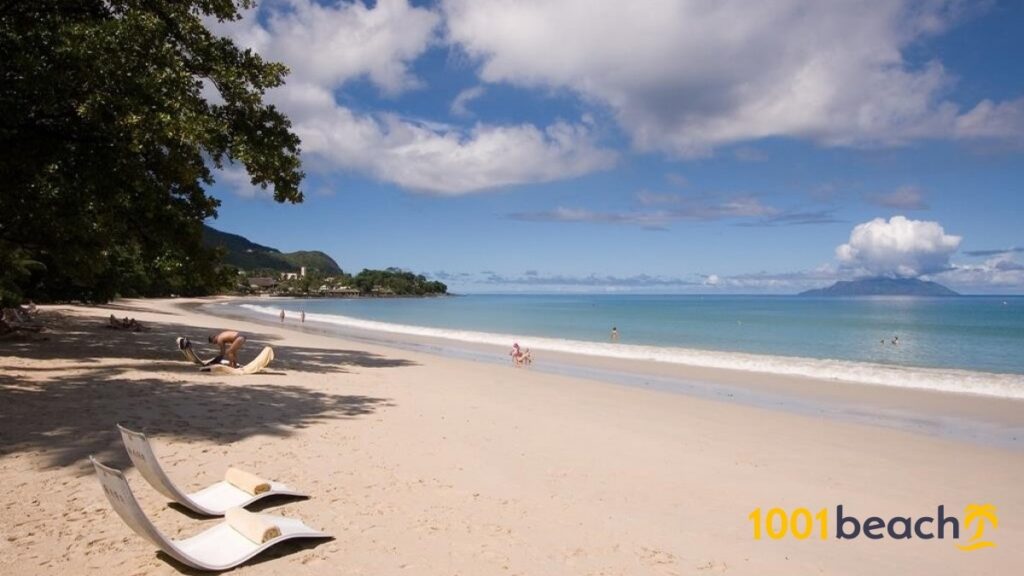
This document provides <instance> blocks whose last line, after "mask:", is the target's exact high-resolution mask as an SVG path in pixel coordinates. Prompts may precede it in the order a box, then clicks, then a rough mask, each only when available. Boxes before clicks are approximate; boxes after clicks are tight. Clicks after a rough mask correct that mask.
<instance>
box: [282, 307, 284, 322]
mask: <svg viewBox="0 0 1024 576" xmlns="http://www.w3.org/2000/svg"><path fill="white" fill-rule="evenodd" d="M281 324H284V310H281Z"/></svg>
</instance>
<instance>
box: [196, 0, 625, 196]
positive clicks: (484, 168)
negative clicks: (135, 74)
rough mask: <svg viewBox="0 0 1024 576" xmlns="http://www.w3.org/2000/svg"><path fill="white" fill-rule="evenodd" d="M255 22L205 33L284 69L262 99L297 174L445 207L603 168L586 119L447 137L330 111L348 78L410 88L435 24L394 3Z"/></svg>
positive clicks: (278, 9) (426, 128)
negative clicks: (372, 184) (404, 191)
mask: <svg viewBox="0 0 1024 576" xmlns="http://www.w3.org/2000/svg"><path fill="white" fill-rule="evenodd" d="M262 10H263V12H262V13H261V16H262V18H257V17H256V16H257V14H256V13H255V11H251V12H250V13H249V14H247V16H246V17H245V18H244V19H243V20H241V21H239V22H229V23H214V24H211V25H212V26H213V28H214V29H215V30H216V31H217V32H219V33H221V34H223V35H227V36H230V37H231V38H233V39H235V40H236V41H237V42H239V43H240V44H241V45H243V46H246V47H249V48H252V49H254V50H255V51H257V52H258V53H259V54H260V55H261V56H263V57H264V58H266V59H268V60H275V61H280V62H283V63H284V64H286V65H287V66H289V68H291V71H292V73H291V75H290V76H289V77H288V79H287V83H286V84H285V85H284V86H282V87H280V88H277V89H275V90H272V91H270V92H269V93H268V95H267V98H268V100H269V101H271V102H272V103H274V104H277V105H278V106H280V108H281V109H282V110H283V111H284V112H285V113H286V114H288V116H289V118H290V119H291V120H292V123H293V128H294V130H295V133H296V134H297V135H298V136H299V138H300V139H301V140H302V154H303V158H304V159H306V160H307V165H309V166H313V167H316V168H318V169H321V170H325V171H331V170H339V169H340V170H352V171H358V172H362V173H367V174H370V175H372V176H374V177H376V178H378V179H380V180H384V181H387V182H393V183H395V184H398V185H399V186H403V187H405V188H408V189H411V190H416V191H423V192H429V193H436V194H449V195H450V194H465V193H470V192H475V191H479V190H486V189H490V188H495V187H501V186H508V185H514V184H522V183H528V182H547V181H553V180H559V179H564V178H572V177H576V176H579V175H582V174H586V173H588V172H593V171H596V170H602V169H605V168H608V167H610V166H611V165H612V164H613V163H614V162H615V154H614V153H612V152H610V151H608V150H605V149H602V148H600V147H599V146H598V145H597V144H596V142H595V139H594V137H593V135H592V131H591V129H590V128H589V123H588V122H586V121H585V120H586V119H584V121H581V122H580V123H577V124H572V123H568V122H564V121H560V122H555V123H553V124H551V125H549V126H546V127H537V126H534V125H532V124H514V125H491V124H484V123H480V124H477V125H476V126H473V127H472V128H469V129H459V128H456V127H453V126H448V125H444V124H438V123H432V122H428V121H422V120H417V119H410V118H405V117H401V116H399V115H397V114H392V113H386V112H369V113H359V112H355V111H353V110H351V109H350V108H347V107H345V106H342V105H339V104H338V102H337V100H336V98H335V95H334V93H335V91H336V90H338V89H340V88H342V87H343V86H344V85H345V84H346V83H348V82H351V81H353V80H355V79H359V78H366V79H368V80H369V81H370V82H371V83H372V84H374V85H375V86H377V87H378V88H379V89H380V90H381V91H382V92H383V93H384V94H386V95H396V94H399V93H401V92H403V91H407V90H412V89H416V88H418V87H420V86H421V84H422V83H421V81H420V80H419V79H418V78H416V77H415V75H414V74H413V73H412V71H411V64H412V62H414V61H415V60H416V59H417V58H418V57H419V56H421V55H422V54H423V53H424V52H425V51H426V50H427V49H428V47H429V46H430V45H431V43H433V42H435V41H436V40H437V38H436V32H437V28H438V25H439V24H440V19H441V16H440V15H439V14H438V13H436V12H434V11H432V10H429V9H426V8H418V7H413V6H411V5H409V4H408V2H407V1H406V0H379V1H378V2H377V3H376V5H375V6H374V7H373V8H370V7H368V6H366V5H364V4H363V3H361V2H343V3H338V4H331V5H320V4H318V3H316V2H313V1H311V0H290V1H289V2H286V3H270V4H269V5H267V6H266V7H264V8H263V9H262ZM481 90H482V88H481Z"/></svg>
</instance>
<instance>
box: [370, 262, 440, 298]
mask: <svg viewBox="0 0 1024 576" xmlns="http://www.w3.org/2000/svg"><path fill="white" fill-rule="evenodd" d="M352 286H354V287H355V288H358V289H359V291H360V292H361V293H363V294H372V293H374V292H375V291H377V292H379V291H381V290H384V291H389V292H390V293H392V294H396V295H401V296H425V295H429V294H445V293H447V292H448V286H446V285H445V284H444V283H442V282H438V281H436V280H427V279H426V277H425V276H423V275H422V274H413V273H412V272H408V271H406V270H402V269H400V268H387V269H385V270H368V269H364V270H363V271H362V272H360V273H359V274H356V276H355V277H354V278H352Z"/></svg>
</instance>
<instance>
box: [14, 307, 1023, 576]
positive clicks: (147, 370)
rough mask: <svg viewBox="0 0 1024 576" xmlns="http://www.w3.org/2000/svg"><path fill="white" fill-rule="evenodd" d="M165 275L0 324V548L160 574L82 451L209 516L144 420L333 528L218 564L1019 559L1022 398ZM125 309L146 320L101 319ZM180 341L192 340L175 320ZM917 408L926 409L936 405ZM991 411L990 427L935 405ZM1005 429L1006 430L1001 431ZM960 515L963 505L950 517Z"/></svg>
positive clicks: (339, 569)
mask: <svg viewBox="0 0 1024 576" xmlns="http://www.w3.org/2000/svg"><path fill="white" fill-rule="evenodd" d="M183 304H187V302H186V301H183V300H152V301H143V300H131V301H119V302H118V303H115V304H111V305H108V306H97V307H80V306H59V305H58V306H45V307H41V310H42V312H41V320H42V322H44V323H45V324H46V325H47V330H46V331H45V332H44V335H45V336H46V337H47V340H45V341H42V340H36V339H20V340H5V341H2V342H0V486H2V487H3V490H2V492H0V510H2V512H0V516H2V519H0V533H2V538H0V573H4V574H94V573H101V572H103V573H107V574H175V573H178V572H190V570H188V569H187V568H185V567H184V566H182V565H179V564H177V563H176V562H174V561H173V560H171V559H169V558H167V557H165V556H164V555H162V554H158V553H157V552H156V550H155V549H154V548H153V546H152V545H150V544H149V543H148V542H146V541H144V540H143V539H142V538H140V537H139V536H137V535H136V534H134V533H133V532H132V531H131V530H130V529H129V528H128V527H127V526H126V525H125V524H124V523H123V522H121V520H120V519H119V518H118V517H117V515H116V514H115V513H114V512H113V511H112V510H111V508H110V506H109V505H108V503H107V501H106V498H105V497H104V494H103V492H102V491H101V489H100V487H99V485H98V484H97V481H96V478H95V477H94V474H93V472H92V469H91V467H90V466H89V464H88V460H87V458H88V456H89V455H90V454H91V455H95V456H96V457H97V458H98V459H99V460H101V461H103V462H105V463H107V464H109V465H112V466H114V467H116V468H120V469H126V470H127V475H128V480H129V482H130V484H131V486H132V488H133V490H134V492H135V495H136V497H137V498H138V499H139V501H140V502H141V504H142V506H143V509H144V510H145V511H146V513H147V514H148V515H150V517H151V518H152V520H153V522H154V523H155V524H156V525H157V526H158V527H159V528H160V529H161V530H162V531H164V533H166V534H167V535H168V536H170V537H172V538H182V537H186V536H189V535H192V534H195V533H197V532H199V531H201V530H203V529H205V528H207V527H209V526H212V525H214V524H215V523H217V522H218V520H216V519H205V518H200V517H196V516H193V515H189V514H185V513H182V512H181V511H180V510H179V509H175V508H172V507H169V506H168V505H167V502H166V499H165V498H164V497H162V496H161V495H160V494H158V493H157V492H155V491H154V490H153V489H152V488H151V487H150V486H148V485H147V484H146V483H145V481H144V480H143V479H142V478H141V477H140V476H139V474H138V472H137V471H135V470H134V469H132V468H131V467H130V462H129V461H128V458H127V456H126V454H125V453H124V450H123V448H122V447H121V445H120V439H119V438H118V435H117V433H116V430H115V427H114V426H115V424H116V423H121V424H124V425H125V426H128V427H130V428H133V429H136V430H140V431H144V432H146V433H147V434H148V435H149V436H150V437H151V439H152V441H153V442H154V444H155V449H156V452H157V455H158V456H159V457H160V458H161V460H162V462H163V463H164V465H165V466H166V468H167V469H168V473H169V474H170V476H171V477H172V478H174V479H175V481H177V482H178V483H179V485H181V486H182V487H185V488H187V489H189V490H195V489H197V488H200V487H202V486H206V485H208V484H210V483H213V482H216V481H218V480H220V479H221V478H222V476H223V472H224V470H225V468H226V467H227V466H229V465H232V466H238V467H242V468H246V469H250V470H253V471H258V472H259V473H260V474H261V475H263V476H265V477H270V478H274V479H278V480H281V481H284V482H287V483H288V484H290V485H292V486H294V487H297V488H299V489H301V490H303V491H305V492H307V493H308V494H310V495H311V498H310V499H308V500H287V501H275V502H273V503H269V504H266V505H259V506H256V507H255V508H254V509H256V510H266V511H268V512H273V513H275V514H281V515H285V516H294V517H298V518H301V519H303V520H304V521H305V522H306V523H307V524H309V525H310V526H313V527H315V528H318V529H322V530H324V531H326V532H328V533H329V534H331V535H332V536H333V539H332V540H330V541H326V542H304V543H296V544H292V543H288V544H285V545H282V546H279V547H276V548H274V549H273V550H272V551H270V552H269V553H266V554H264V555H262V556H260V557H258V558H257V559H256V560H255V561H253V562H250V563H248V564H245V565H243V566H242V567H241V568H239V569H237V573H239V574H254V575H256V574H290V575H296V574H366V575H370V574H373V575H380V574H415V575H432V574H438V575H440V574H467V575H488V574H552V575H555V574H580V575H584V574H585V575H598V574H601V575H613V574H716V573H728V574H993V575H999V574H1014V573H1017V572H1019V570H1020V567H1021V566H1024V546H1022V545H1021V543H1022V542H1024V523H1022V520H1024V491H1022V490H1021V478H1024V446H1022V445H1024V442H1020V441H1018V440H1019V439H1018V438H1017V437H1016V436H1014V432H1013V431H1014V430H1018V429H1022V428H1024V403H1022V402H1020V401H1014V400H1000V399H995V398H983V397H972V396H959V395H954V394H946V393H938V392H925V391H914V390H885V389H882V388H878V387H870V386H864V387H852V388H851V387H850V386H845V387H842V388H839V387H836V386H834V385H830V384H829V383H826V382H817V383H816V382H814V381H810V380H808V379H803V380H799V379H788V378H780V377H777V376H775V377H769V376H763V377H762V376H759V375H757V374H751V373H749V372H748V373H735V374H729V373H728V372H727V371H717V372H714V373H710V372H708V371H700V370H687V369H685V368H673V369H672V370H671V371H669V370H668V369H667V368H664V367H657V368H653V369H652V370H655V371H662V372H665V373H666V374H664V375H666V376H673V375H674V376H679V377H681V376H686V377H687V378H692V379H699V380H701V381H704V382H709V383H711V384H714V383H716V382H719V383H723V384H729V383H732V384H733V385H736V386H745V387H748V388H750V387H753V388H757V387H759V386H763V387H764V389H765V390H773V391H776V392H777V391H779V390H783V391H784V392H785V394H786V395H787V397H792V396H801V397H806V398H811V399H812V400H813V399H818V400H820V399H822V398H824V399H826V400H827V402H828V405H829V406H835V405H852V406H855V407H856V408H853V409H850V412H851V413H854V412H856V411H857V410H863V408H862V407H863V406H869V407H871V406H874V407H876V408H878V410H880V411H886V410H888V411H890V412H892V411H899V412H900V413H901V414H903V415H904V418H905V420H907V421H915V418H917V417H916V416H914V411H918V412H919V413H920V417H919V418H918V420H919V421H920V422H923V423H924V424H922V425H921V426H920V427H919V428H920V429H914V427H913V426H890V425H884V423H883V424H873V423H871V422H870V421H866V420H865V419H859V420H858V419H856V418H844V417H842V416H841V415H835V414H833V413H832V412H833V411H829V410H822V411H820V413H813V411H809V410H803V411H794V410H789V409H786V408H785V407H779V408H773V407H771V406H766V405H752V404H750V403H743V402H737V401H731V400H730V399H729V398H728V397H724V396H723V397H721V398H713V397H710V396H708V395H688V394H681V393H674V392H667V391H663V390H658V389H644V388H641V387H637V386H628V385H621V384H616V383H614V382H609V381H603V380H595V379H587V378H580V377H575V376H566V375H558V374H552V373H549V372H545V371H544V370H543V369H542V368H543V363H544V362H545V359H544V358H543V357H539V358H538V360H537V364H538V366H537V367H536V368H537V369H516V368H513V367H512V366H511V365H505V364H496V363H482V362H473V361H469V360H463V359H457V358H450V357H443V356H437V355H431V354H426V353H422V352H418V351H414V350H412V351H411V350H408V349H396V348H390V347H386V346H379V345H375V344H370V343H366V342H362V341H348V340H345V339H341V338H337V337H329V336H327V335H322V334H317V333H313V332H311V331H308V330H307V331H301V330H296V329H295V326H294V325H293V323H294V320H289V321H288V322H287V323H285V324H284V325H280V324H279V325H272V324H266V323H254V322H249V321H243V320H230V321H229V320H225V319H223V318H218V317H214V316H210V315H208V314H205V313H202V312H199V311H196V310H194V309H189V308H187V307H183V306H182V305H183ZM111 313H114V314H116V315H117V316H119V317H121V316H125V315H127V316H132V317H134V318H136V319H138V320H139V321H141V322H142V323H143V324H144V325H145V326H147V327H148V328H149V330H148V331H146V332H139V333H132V332H124V331H118V330H109V329H107V328H105V326H104V325H105V324H106V317H107V316H108V315H109V314H111ZM226 327H230V328H233V329H238V330H241V331H243V332H244V333H245V334H247V335H248V336H249V344H247V346H246V348H245V349H244V351H243V354H242V356H243V360H244V359H246V358H251V357H252V356H253V355H255V353H256V352H257V351H258V350H259V347H260V346H262V345H270V346H273V347H274V349H275V353H276V360H275V361H274V363H273V364H272V365H271V367H270V369H269V370H268V371H266V372H263V373H260V374H257V375H253V376H222V375H210V374H202V373H199V372H197V370H196V368H195V366H193V365H191V364H189V363H187V362H185V361H184V360H183V359H182V357H181V355H180V354H179V353H178V351H177V350H176V349H175V346H174V337H176V336H179V335H185V336H189V337H191V338H192V339H193V340H194V341H197V342H205V338H204V335H205V334H207V333H209V332H210V331H211V330H212V329H215V328H226ZM197 346H198V345H197ZM935 422H938V424H935ZM948 422H960V423H962V424H963V426H964V428H965V429H972V427H975V426H977V427H982V428H985V427H987V428H985V429H997V430H1001V431H1003V432H1004V433H1003V434H1001V435H1000V439H1001V442H988V441H974V440H972V439H971V437H970V434H943V430H940V429H934V428H935V427H936V426H938V427H941V426H945V424H944V423H948ZM1007 431H1010V432H1007ZM970 503H991V504H994V505H995V506H996V507H997V509H998V515H999V520H1000V523H999V526H998V528H997V529H994V530H993V529H991V528H989V531H987V532H986V536H987V537H989V538H990V539H992V540H994V541H995V542H996V544H997V546H996V547H995V548H989V549H985V550H978V551H973V552H964V551H961V550H959V549H957V547H956V544H957V541H955V540H950V539H946V540H938V539H934V540H921V539H910V540H892V539H890V538H885V539H881V540H869V539H865V538H863V537H862V538H859V539H855V540H843V541H838V540H836V539H834V538H831V537H830V538H829V539H827V540H824V541H822V540H820V539H817V538H815V537H812V538H808V539H806V540H797V539H795V538H793V537H787V538H783V539H779V540H773V539H770V538H767V537H762V539H760V540H755V539H754V537H753V528H752V524H751V521H750V520H748V515H749V514H750V513H751V512H752V511H753V510H754V509H756V508H761V509H762V510H763V511H767V510H768V509H770V508H773V507H781V508H783V509H785V510H794V509H796V508H798V507H806V508H808V509H809V510H811V511H817V510H819V509H821V508H827V509H829V513H830V514H831V513H832V512H833V511H834V510H835V507H836V506H837V505H839V504H842V505H844V508H845V509H846V511H847V512H848V513H850V514H855V515H856V516H858V517H859V518H860V519H862V520H863V519H864V518H866V517H869V516H882V517H885V518H889V517H893V516H912V517H918V516H924V515H935V513H936V509H937V507H938V506H940V505H943V506H944V507H945V509H946V510H947V513H948V514H956V515H959V516H960V517H961V518H962V517H963V510H964V507H965V506H966V505H967V504H970ZM961 530H962V531H963V538H964V539H966V538H967V537H968V536H969V535H970V534H972V533H973V530H967V529H966V528H964V527H961Z"/></svg>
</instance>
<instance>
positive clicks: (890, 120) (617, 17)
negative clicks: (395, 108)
mask: <svg viewBox="0 0 1024 576" xmlns="http://www.w3.org/2000/svg"><path fill="white" fill-rule="evenodd" d="M967 9H971V8H970V6H969V5H966V4H964V3H963V2H960V1H958V0H929V1H926V2H913V1H911V0H871V1H867V2H839V3H836V2H820V1H818V0H785V1H780V2H754V3H752V2H749V1H747V0H719V1H717V2H698V1H695V0H694V1H682V0H649V1H646V2H634V3H623V2H595V1H594V0H559V1H552V0H524V1H521V2H507V1H504V0H445V1H444V3H443V10H444V12H445V14H446V15H447V22H446V23H447V37H448V39H449V41H450V42H452V43H456V44H458V45H459V46H461V47H462V48H463V49H464V50H465V51H466V53H468V55H469V56H471V57H473V58H475V59H477V60H478V61H479V62H480V75H481V78H482V79H483V80H484V81H486V82H491V83H499V82H505V83H510V84H514V85H519V86H526V87H538V88H542V89H551V88H554V89H567V90H570V91H574V92H576V93H578V94H580V95H581V96H582V97H583V98H584V99H585V100H587V101H589V102H593V103H596V104H598V105H601V106H605V107H607V108H609V109H610V110H611V111H612V112H613V113H614V115H615V117H616V118H617V120H618V122H619V123H620V125H621V126H622V127H623V128H624V129H625V130H626V131H627V132H628V134H629V135H630V136H631V138H632V141H633V143H634V146H635V147H636V148H637V149H640V150H666V151H669V152H671V153H674V154H676V155H678V156H681V157H693V156H701V155H705V154H708V153H710V151H711V150H713V149H714V148H715V147H717V146H721V145H726V144H730V143H735V142H742V141H747V140H752V139H758V138H767V137H778V136H784V137H796V138H804V139H810V140H813V141H815V142H818V143H820V144H823V145H831V146H837V145H842V146H865V145H896V144H901V143H904V142H907V141H909V140H913V139H919V138H979V137H1019V136H1020V135H1021V134H1022V133H1024V99H1021V100H1015V101H1010V102H1000V103H997V102H991V101H988V100H985V101H982V102H981V103H979V104H977V105H976V106H974V107H973V108H972V109H970V110H969V111H966V112H965V111H963V110H961V109H960V107H959V106H958V105H956V104H954V103H952V102H951V101H950V100H948V99H946V96H945V94H946V92H947V91H948V89H949V88H950V87H951V85H952V84H953V83H954V78H952V77H951V76H950V75H949V74H948V73H947V72H946V70H945V69H944V68H943V66H942V64H941V63H940V62H938V61H931V62H928V63H925V64H923V65H920V66H918V65H912V64H911V63H908V61H907V60H906V59H905V58H904V55H903V53H904V51H905V50H906V48H907V47H908V46H909V45H911V44H912V43H914V42H916V41H919V40H920V39H922V38H925V37H927V36H929V35H934V34H938V33H941V32H943V31H944V30H945V29H946V28H948V27H949V26H950V25H951V24H953V23H955V22H956V21H957V19H958V18H960V17H961V16H962V14H961V13H962V12H963V11H965V10H967Z"/></svg>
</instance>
